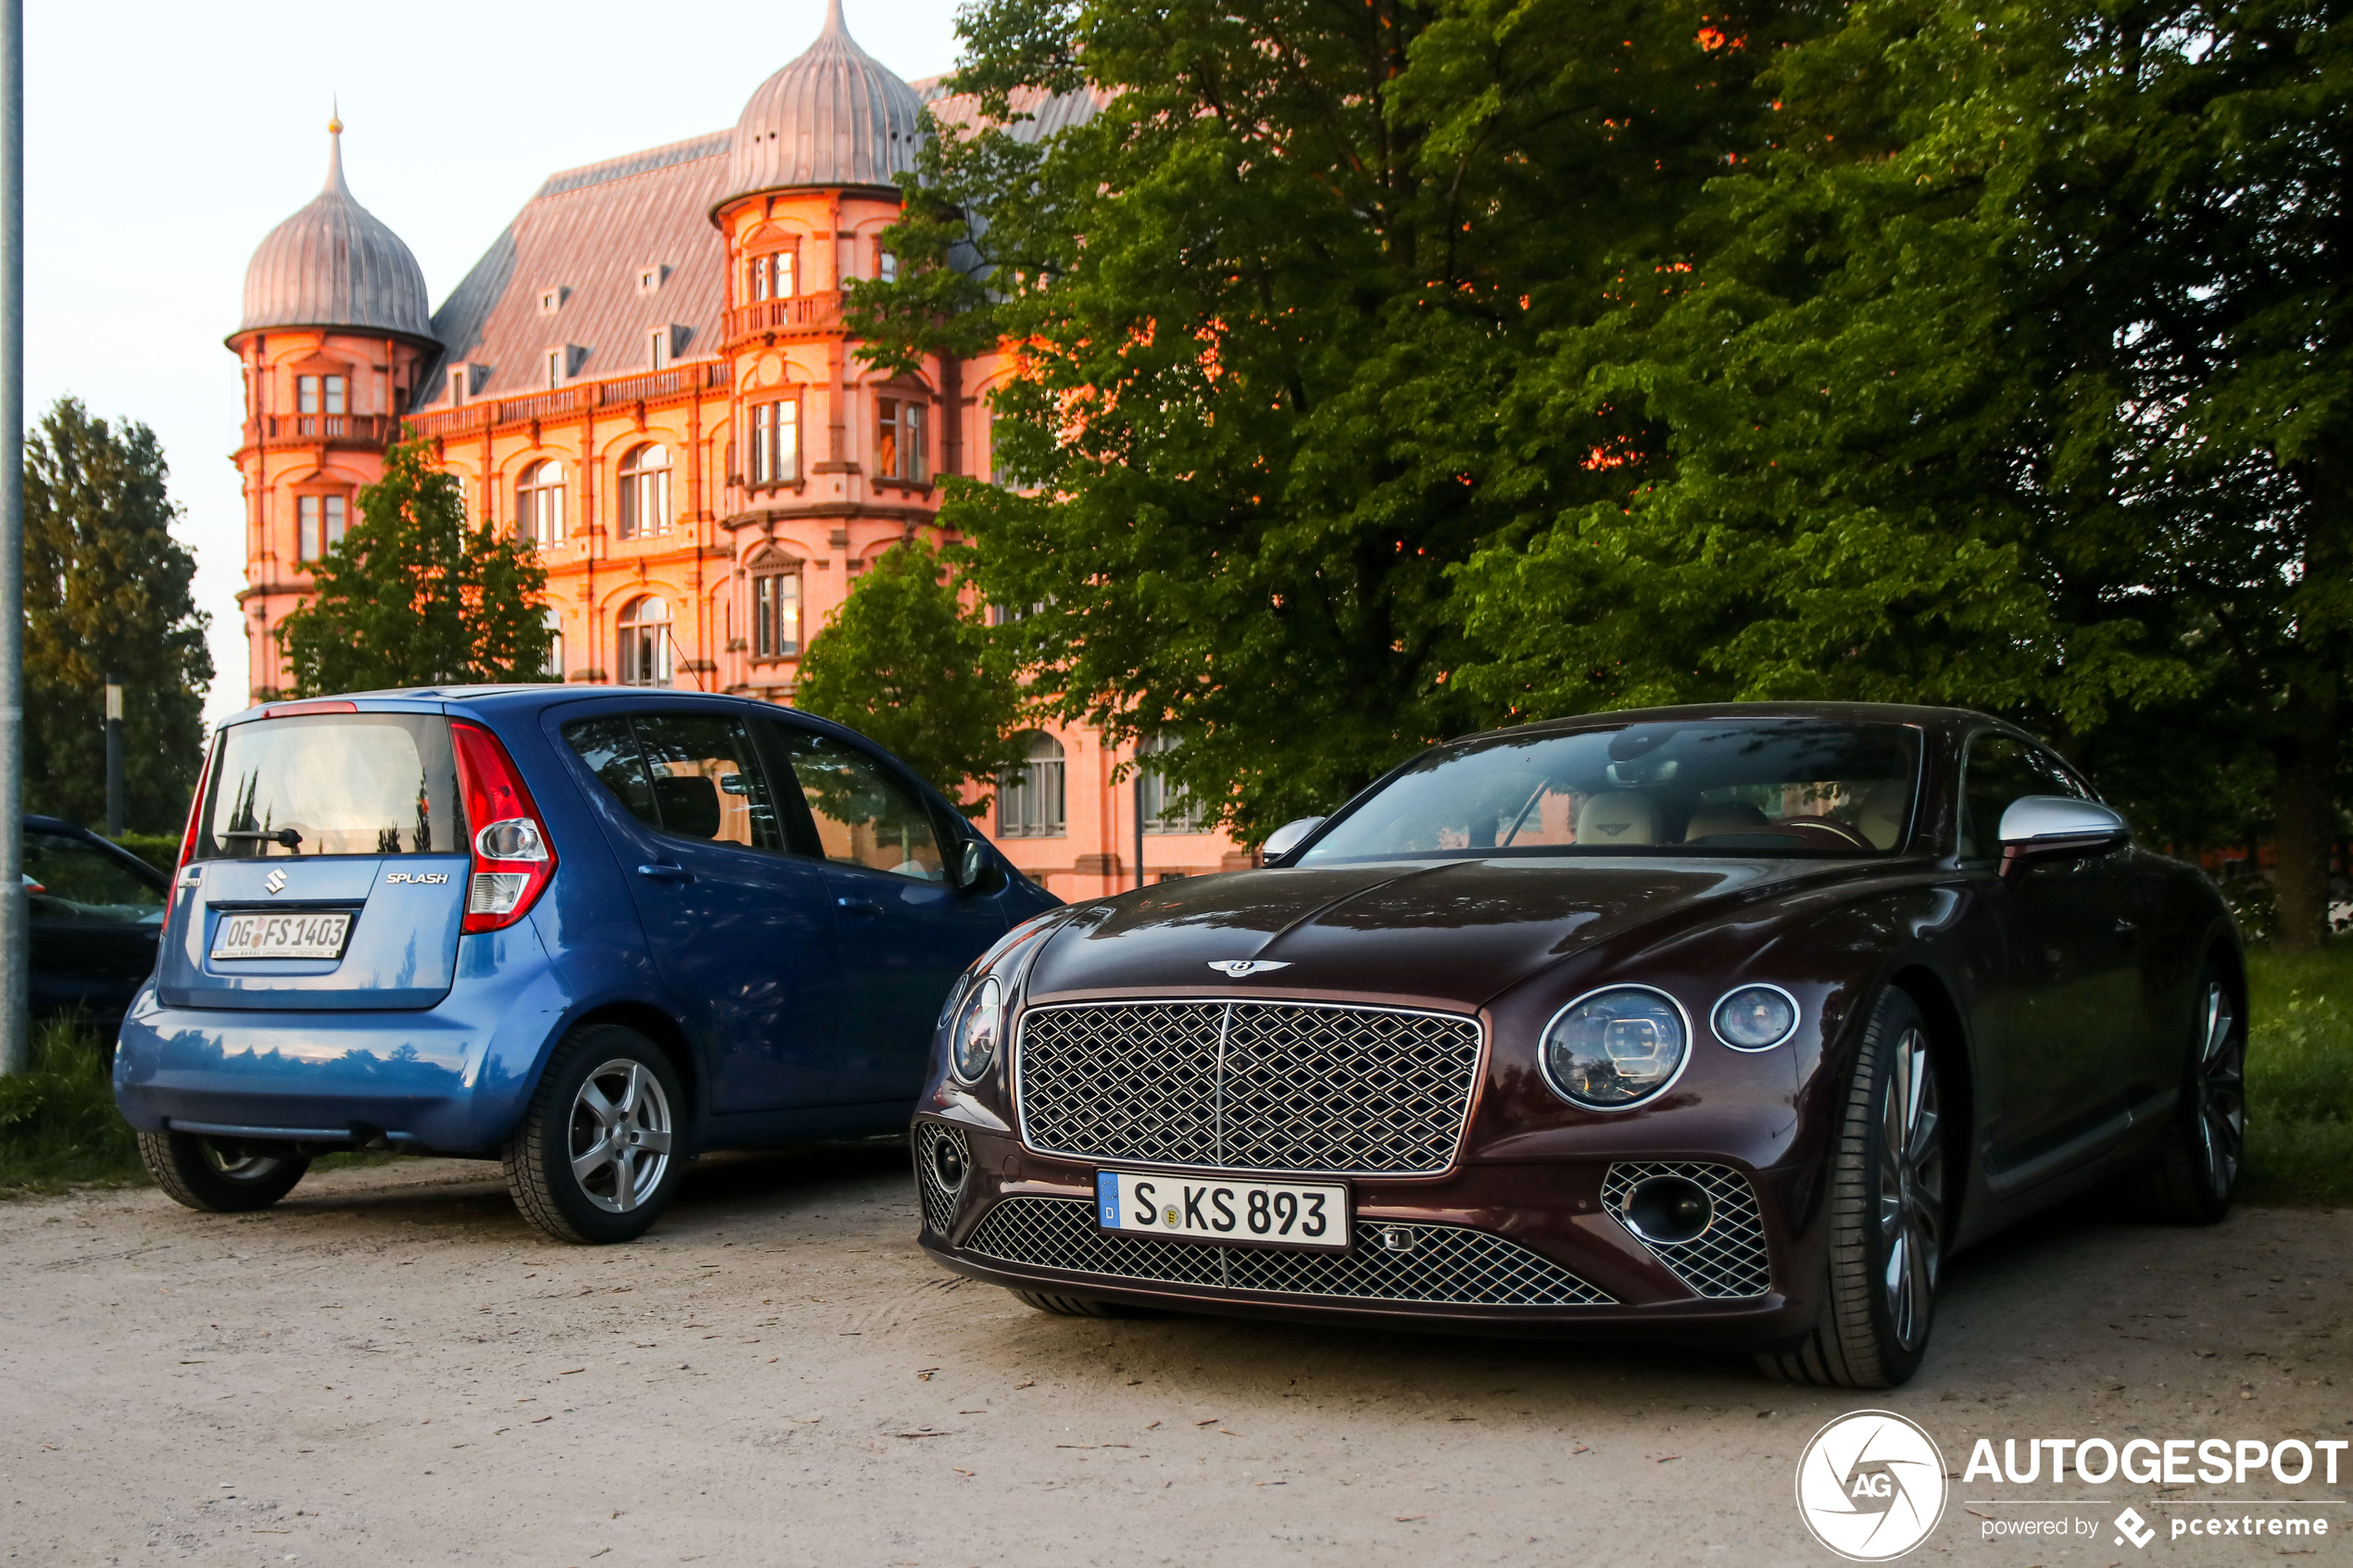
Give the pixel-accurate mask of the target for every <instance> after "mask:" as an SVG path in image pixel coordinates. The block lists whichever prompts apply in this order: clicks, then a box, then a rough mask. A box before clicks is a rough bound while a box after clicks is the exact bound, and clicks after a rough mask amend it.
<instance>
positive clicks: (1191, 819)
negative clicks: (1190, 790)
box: [1136, 735, 1201, 833]
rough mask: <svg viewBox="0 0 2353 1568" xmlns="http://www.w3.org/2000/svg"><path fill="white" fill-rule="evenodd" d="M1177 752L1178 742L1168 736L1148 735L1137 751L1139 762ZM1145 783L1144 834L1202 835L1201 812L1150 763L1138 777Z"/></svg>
mask: <svg viewBox="0 0 2353 1568" xmlns="http://www.w3.org/2000/svg"><path fill="white" fill-rule="evenodd" d="M1174 750H1176V741H1174V740H1172V739H1170V738H1169V737H1168V736H1166V735H1151V736H1148V737H1147V738H1146V739H1145V741H1144V744H1143V745H1141V746H1138V747H1137V748H1136V757H1137V759H1138V761H1139V763H1141V762H1142V760H1143V759H1145V758H1148V757H1159V756H1163V755H1164V754H1166V753H1168V752H1171V751H1174ZM1138 776H1139V779H1140V780H1141V784H1142V791H1141V792H1142V797H1143V798H1142V801H1141V805H1142V808H1143V817H1144V831H1145V832H1146V833H1199V832H1201V810H1200V809H1199V808H1198V807H1196V806H1195V805H1194V804H1193V803H1192V801H1191V800H1190V799H1189V798H1188V797H1186V795H1185V792H1184V791H1183V790H1181V789H1179V788H1177V787H1176V785H1175V784H1170V783H1169V782H1168V781H1167V780H1166V779H1164V778H1163V777H1161V775H1160V774H1158V773H1156V772H1154V771H1152V770H1151V766H1150V765H1149V764H1145V765H1144V766H1143V770H1142V771H1141V772H1140V773H1139V775H1138Z"/></svg>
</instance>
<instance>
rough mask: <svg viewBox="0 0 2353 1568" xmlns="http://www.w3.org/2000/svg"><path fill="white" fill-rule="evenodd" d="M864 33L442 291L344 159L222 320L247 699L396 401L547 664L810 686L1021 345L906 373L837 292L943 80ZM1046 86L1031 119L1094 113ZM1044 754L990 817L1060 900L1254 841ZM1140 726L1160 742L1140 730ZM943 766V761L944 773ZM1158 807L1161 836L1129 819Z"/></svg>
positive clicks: (257, 263) (539, 199) (715, 685)
mask: <svg viewBox="0 0 2353 1568" xmlns="http://www.w3.org/2000/svg"><path fill="white" fill-rule="evenodd" d="M927 103H928V104H929V106H930V108H931V111H932V112H933V113H934V114H937V115H938V116H940V117H941V118H942V119H946V120H949V121H950V122H952V121H954V120H955V119H958V118H960V116H961V115H962V114H963V113H967V112H969V106H965V105H962V104H959V103H957V102H955V101H953V100H947V99H943V98H941V97H940V95H939V94H938V93H937V87H936V84H933V83H921V84H915V85H911V84H909V83H907V82H902V81H900V79H899V78H898V77H896V76H894V75H892V74H891V72H890V71H889V70H888V69H886V68H885V67H884V66H883V65H882V64H881V63H880V62H878V61H876V60H875V59H874V58H873V57H872V56H869V55H867V54H866V52H865V51H864V50H862V49H861V48H860V47H859V46H858V44H856V43H855V42H854V41H852V39H851V38H850V36H849V31H848V30H847V29H846V28H845V27H844V26H843V24H842V18H841V13H840V8H839V4H838V0H836V4H835V6H834V8H833V10H832V12H831V14H830V15H829V16H828V17H827V19H826V22H825V26H824V31H822V32H821V33H820V34H819V36H818V38H817V41H816V42H815V43H814V44H812V45H811V47H810V48H809V50H808V52H807V53H805V54H803V55H802V56H800V57H799V58H798V59H796V60H794V61H793V62H792V63H791V64H789V65H787V66H786V67H785V68H784V69H781V70H779V71H777V72H776V74H775V75H774V76H772V77H770V78H769V79H768V80H767V81H766V82H763V83H762V84H761V87H760V88H759V90H758V91H757V92H755V93H754V94H752V96H751V100H750V102H749V104H747V105H746V106H745V107H744V111H743V114H742V116H741V118H740V119H738V120H737V121H736V126H735V128H734V129H733V130H730V131H723V132H717V133H715V134H712V135H709V136H701V137H697V138H695V139H693V140H691V141H686V142H678V143H673V144H671V145H669V146H664V147H653V148H649V149H648V150H646V151H644V152H638V153H632V154H629V155H627V156H626V157H617V158H611V159H608V160H607V161H605V162H602V163H594V164H588V165H585V166H584V167H582V168H578V169H566V170H564V171H563V172H561V173H559V174H555V175H551V176H550V177H549V178H548V179H547V182H545V183H544V184H543V185H541V186H540V188H539V190H538V192H537V194H535V195H534V196H533V197H532V198H531V200H530V201H529V202H528V203H527V204H526V205H525V206H524V207H523V209H522V212H521V213H519V214H518V215H517V216H516V218H515V220H514V221H513V222H512V223H510V225H509V226H508V228H507V230H506V232H504V233H502V234H500V235H499V236H498V237H497V240H496V241H495V242H494V243H493V244H492V245H491V246H490V248H489V249H488V250H487V251H486V252H485V253H484V255H483V257H482V258H481V259H480V260H479V261H477V262H475V264H474V266H473V268H472V270H471V271H469V272H468V273H467V274H466V276H465V278H464V279H463V280H462V281H460V282H459V284H458V286H457V288H456V289H455V290H454V291H452V292H451V294H450V295H449V297H448V298H447V299H446V300H445V301H443V303H442V306H441V307H440V309H438V310H433V309H431V308H430V307H429V306H428V304H427V295H426V292H425V282H424V275H423V273H422V270H420V269H419V267H418V265H417V262H416V258H415V257H413V256H412V255H410V253H409V248H408V246H407V245H403V244H402V243H401V241H400V239H399V238H398V236H396V234H394V233H393V232H392V231H391V230H390V229H388V228H387V227H385V226H384V224H383V223H382V222H380V221H378V220H376V219H375V218H374V217H372V216H371V215H370V214H369V213H368V211H367V210H366V209H365V208H363V207H360V206H359V203H358V202H357V201H355V200H354V199H353V198H352V195H351V193H350V191H349V189H348V188H347V187H346V184H345V182H344V175H343V159H342V127H341V125H340V123H336V124H332V125H331V126H330V127H329V131H330V136H331V141H330V144H329V153H328V163H327V182H326V188H325V189H324V190H323V191H321V193H320V194H319V196H318V197H317V199H315V200H314V201H312V202H311V203H310V205H309V206H308V207H304V208H303V209H302V210H301V211H299V212H297V213H296V214H295V215H294V216H293V217H292V218H289V219H287V220H285V222H283V223H282V224H280V225H279V226H278V228H277V229H275V230H274V231H272V232H271V234H270V235H269V237H268V238H267V239H265V240H263V241H262V243H261V245H260V248H259V249H258V250H257V251H256V252H255V253H254V257H253V261H252V263H251V265H250V266H249V268H248V269H247V271H246V275H245V316H244V320H242V322H241V323H240V324H239V326H238V328H237V330H236V332H233V333H232V334H231V336H230V338H229V340H228V341H229V346H230V347H231V349H233V351H234V352H235V353H236V355H237V358H238V360H239V362H240V364H241V366H242V368H243V370H244V376H245V429H244V438H243V440H242V442H241V443H240V445H239V446H238V450H237V453H236V458H235V460H236V463H237V466H238V469H239V470H240V471H241V473H242V474H243V476H244V480H245V508H246V550H245V562H246V564H245V580H246V587H245V590H244V591H243V592H242V593H241V594H240V595H239V596H238V602H239V605H240V608H241V611H242V616H243V622H244V625H245V633H246V637H247V642H248V646H249V648H250V653H251V686H252V693H253V696H254V698H255V700H257V701H265V700H268V699H269V698H270V697H271V696H275V695H276V694H277V693H278V691H279V690H280V688H281V687H282V686H283V684H284V681H285V674H284V660H283V657H282V656H281V653H280V649H279V646H278V642H277V637H276V628H277V626H278V623H279V622H280V621H282V620H283V617H284V616H285V614H286V613H287V612H288V611H289V610H291V609H293V608H295V607H296V605H297V604H298V603H300V602H301V601H302V598H303V596H304V595H305V594H306V592H307V591H308V587H309V583H310V578H309V571H308V563H309V562H311V561H313V560H315V559H317V558H319V556H320V555H321V553H322V552H323V551H325V550H326V549H327V548H328V547H329V546H332V545H333V542H334V541H335V540H336V539H338V538H340V537H341V535H342V533H343V530H344V528H345V527H346V524H347V523H348V522H349V521H351V520H352V518H353V516H354V508H355V507H356V505H357V495H358V493H359V488H360V487H361V486H363V485H365V484H368V483H371V482H372V481H373V480H375V479H376V478H377V477H378V476H379V474H380V473H381V472H382V470H383V460H384V448H385V446H386V445H389V444H390V443H391V442H393V441H394V440H396V439H397V438H398V435H399V433H400V430H401V428H402V427H403V426H404V425H406V426H407V427H409V428H410V429H412V430H413V431H414V432H415V433H418V434H420V435H422V436H424V437H426V438H427V439H429V440H431V441H432V443H433V444H434V451H435V452H436V454H437V455H438V457H439V459H440V461H441V463H442V465H443V466H444V467H445V468H446V469H447V470H448V471H449V472H451V473H453V474H455V475H457V476H458V477H459V479H460V480H461V481H462V483H463V484H464V486H465V494H466V503H467V508H468V514H469V517H470V519H471V520H472V521H475V522H481V521H488V522H490V523H491V524H492V525H493V526H495V527H497V528H501V529H509V530H512V531H513V532H514V533H516V534H518V535H519V536H521V537H522V538H525V539H528V540H531V541H532V542H533V543H534V544H535V546H536V547H537V549H538V551H539V553H540V558H541V559H542V561H543V562H544V563H545V564H546V566H547V607H546V612H547V623H548V625H549V627H550V628H551V629H552V630H553V631H554V632H555V633H556V638H557V642H556V657H555V659H554V661H553V667H552V669H551V671H550V673H551V674H560V675H561V677H562V678H563V679H565V680H567V681H576V682H587V683H599V684H622V685H641V686H658V687H675V688H680V689H686V690H704V691H715V692H731V693H736V694H740V695H745V696H756V697H761V698H765V699H767V700H770V701H774V702H783V703H789V702H790V701H792V699H793V693H794V689H795V685H796V683H797V680H798V676H799V657H800V653H801V650H802V648H803V647H804V646H806V645H807V643H808V640H809V638H810V637H811V636H812V634H814V633H816V632H817V631H818V630H819V629H821V628H822V627H824V625H825V623H826V622H827V621H828V620H829V619H830V618H831V617H832V616H833V615H834V613H835V612H836V611H837V609H838V608H840V606H841V604H842V601H843V600H844V599H845V598H846V597H847V596H848V595H849V591H850V588H851V585H852V583H854V581H855V580H856V578H857V576H858V574H859V573H860V572H862V571H864V570H865V569H866V568H867V567H868V566H869V565H870V564H871V563H872V562H873V561H874V559H875V557H876V556H878V555H880V554H881V553H882V552H883V551H885V550H887V549H888V548H889V547H890V546H893V545H895V544H897V543H898V542H900V540H901V539H905V538H908V537H911V536H915V535H924V536H928V537H931V538H934V539H935V540H937V539H944V538H950V537H952V535H950V534H947V533H944V532H943V531H942V530H941V529H940V528H939V527H938V525H937V521H936V519H935V513H936V511H937V506H938V502H939V494H938V488H937V484H938V481H939V479H940V478H941V477H943V476H945V475H950V474H962V475H970V476H975V477H980V478H986V477H988V474H989V472H990V457H989V417H988V409H989V402H988V398H989V393H990V391H991V390H992V389H993V388H994V387H995V386H996V385H997V384H998V383H1000V382H1001V381H1002V380H1003V379H1004V378H1005V377H1006V376H1008V375H1010V374H1011V373H1012V371H1013V366H1012V361H1011V359H1010V358H1009V357H1006V356H1001V355H988V356H985V357H982V358H972V359H963V360H958V359H953V358H947V359H942V358H934V359H929V360H926V361H925V364H924V365H923V367H922V373H921V374H919V375H914V376H889V375H885V374H881V373H879V372H876V371H874V370H870V369H868V368H867V367H866V366H864V365H863V364H862V363H861V362H860V360H859V359H858V358H857V354H856V348H857V344H856V341H855V340H853V339H851V338H850V337H849V336H848V335H847V334H846V333H845V332H843V331H842V328H841V320H840V309H841V300H842V286H843V284H844V283H845V282H848V281H849V280H851V279H857V278H875V277H885V278H887V277H889V276H890V275H891V270H892V267H893V265H894V263H893V259H892V257H891V255H890V253H889V251H888V250H887V248H885V245H884V242H883V232H884V231H885V230H886V229H887V228H888V227H889V225H890V224H891V223H892V222H893V221H895V220H896V219H897V218H898V215H899V202H900V196H899V191H898V188H897V187H896V185H895V184H894V183H893V180H892V177H893V176H894V175H896V174H899V173H900V172H901V171H904V170H907V169H912V168H913V166H914V161H915V157H916V154H917V152H918V150H919V148H920V146H921V144H922V136H923V131H924V127H923V117H924V114H925V106H926V104H927ZM1095 107H1096V106H1095V104H1094V102H1093V100H1092V99H1091V98H1089V97H1088V96H1087V95H1086V94H1083V93H1082V94H1072V95H1071V96H1069V97H1066V98H1062V99H1056V100H1052V101H1051V102H1047V103H1043V104H1040V105H1038V107H1037V112H1036V117H1035V119H1033V120H1031V121H1030V122H1028V123H1027V124H1026V125H1025V126H1024V127H1023V128H1022V129H1023V132H1024V133H1026V134H1036V135H1050V134H1051V133H1052V132H1055V131H1056V130H1059V129H1061V128H1063V127H1064V126H1066V125H1070V124H1074V123H1077V122H1079V121H1082V120H1084V119H1086V118H1087V117H1088V116H1089V115H1091V114H1092V113H1093V112H1094V108H1095ZM1024 740H1025V744H1026V747H1027V750H1028V754H1029V756H1030V759H1031V760H1030V762H1029V764H1028V765H1027V766H1026V767H1025V768H1024V769H1022V770H1020V771H1017V772H1016V773H1014V774H1013V775H1011V776H1010V777H1008V778H1007V779H1005V780H1003V781H1001V783H1000V788H999V789H998V792H997V793H998V800H997V804H996V806H995V807H994V809H992V811H991V812H990V813H989V814H988V816H986V817H984V818H983V819H982V820H981V824H980V825H981V826H982V827H983V828H984V829H985V830H986V831H988V833H989V834H990V835H991V836H992V837H994V838H996V839H997V840H998V842H999V843H1000V844H1001V845H1002V846H1003V847H1004V848H1005V849H1006V850H1007V851H1008V853H1010V854H1011V855H1012V857H1013V859H1014V860H1015V862H1016V863H1018V864H1020V865H1021V866H1022V867H1023V868H1024V869H1025V870H1026V871H1027V872H1028V873H1029V874H1030V875H1031V876H1033V877H1035V878H1037V879H1038V880H1039V881H1040V882H1042V883H1044V884H1046V885H1047V886H1048V887H1050V888H1051V889H1052V891H1054V892H1055V893H1057V894H1060V895H1062V896H1063V897H1066V898H1078V897H1088V896H1092V895H1099V894H1102V893H1107V892H1112V891H1115V890H1117V889H1119V888H1123V887H1129V886H1134V885H1136V884H1137V882H1138V880H1139V862H1138V859H1137V856H1136V846H1137V844H1138V842H1139V837H1140V841H1141V843H1142V846H1143V856H1142V860H1141V875H1142V876H1143V877H1144V878H1147V879H1152V880H1157V879H1160V878H1163V877H1166V876H1173V875H1192V874H1199V873H1202V872H1213V871H1217V870H1220V869H1227V868H1231V867H1234V866H1238V865H1243V864H1247V863H1248V860H1249V857H1248V855H1247V853H1246V852H1243V851H1240V850H1239V849H1238V847H1236V846H1235V844H1234V843H1233V842H1232V841H1231V840H1230V839H1229V838H1227V836H1226V835H1225V834H1222V833H1216V832H1202V831H1201V830H1200V825H1199V823H1198V822H1196V821H1195V820H1193V818H1192V817H1191V816H1190V815H1189V813H1188V811H1187V809H1186V807H1185V804H1184V802H1183V801H1182V799H1181V798H1172V797H1170V795H1169V794H1168V793H1167V792H1165V791H1164V790H1163V789H1161V788H1160V786H1159V782H1158V780H1157V778H1156V777H1155V776H1154V775H1152V774H1151V772H1150V771H1149V770H1148V769H1147V770H1144V771H1142V773H1141V783H1140V785H1139V784H1138V782H1137V780H1136V778H1135V777H1134V776H1132V775H1131V777H1130V778H1128V779H1126V780H1124V781H1119V780H1115V779H1114V773H1115V772H1116V771H1117V770H1118V769H1119V767H1120V766H1121V765H1122V764H1123V763H1126V762H1129V761H1131V760H1133V759H1134V753H1133V751H1132V750H1131V749H1123V748H1118V747H1114V746H1110V745H1108V744H1106V743H1105V741H1104V740H1103V738H1102V737H1101V736H1100V735H1099V734H1095V733H1094V732H1092V731H1090V730H1087V729H1083V728H1055V729H1045V730H1039V731H1037V732H1035V733H1032V734H1028V735H1026V736H1025V737H1024ZM1147 749H1148V750H1149V749H1150V746H1149V743H1148V746H1147ZM937 782H940V783H942V784H948V783H950V782H951V781H937ZM1139 816H1140V817H1141V819H1142V822H1141V827H1142V832H1141V834H1140V835H1139V834H1138V832H1137V829H1138V819H1139Z"/></svg>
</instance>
